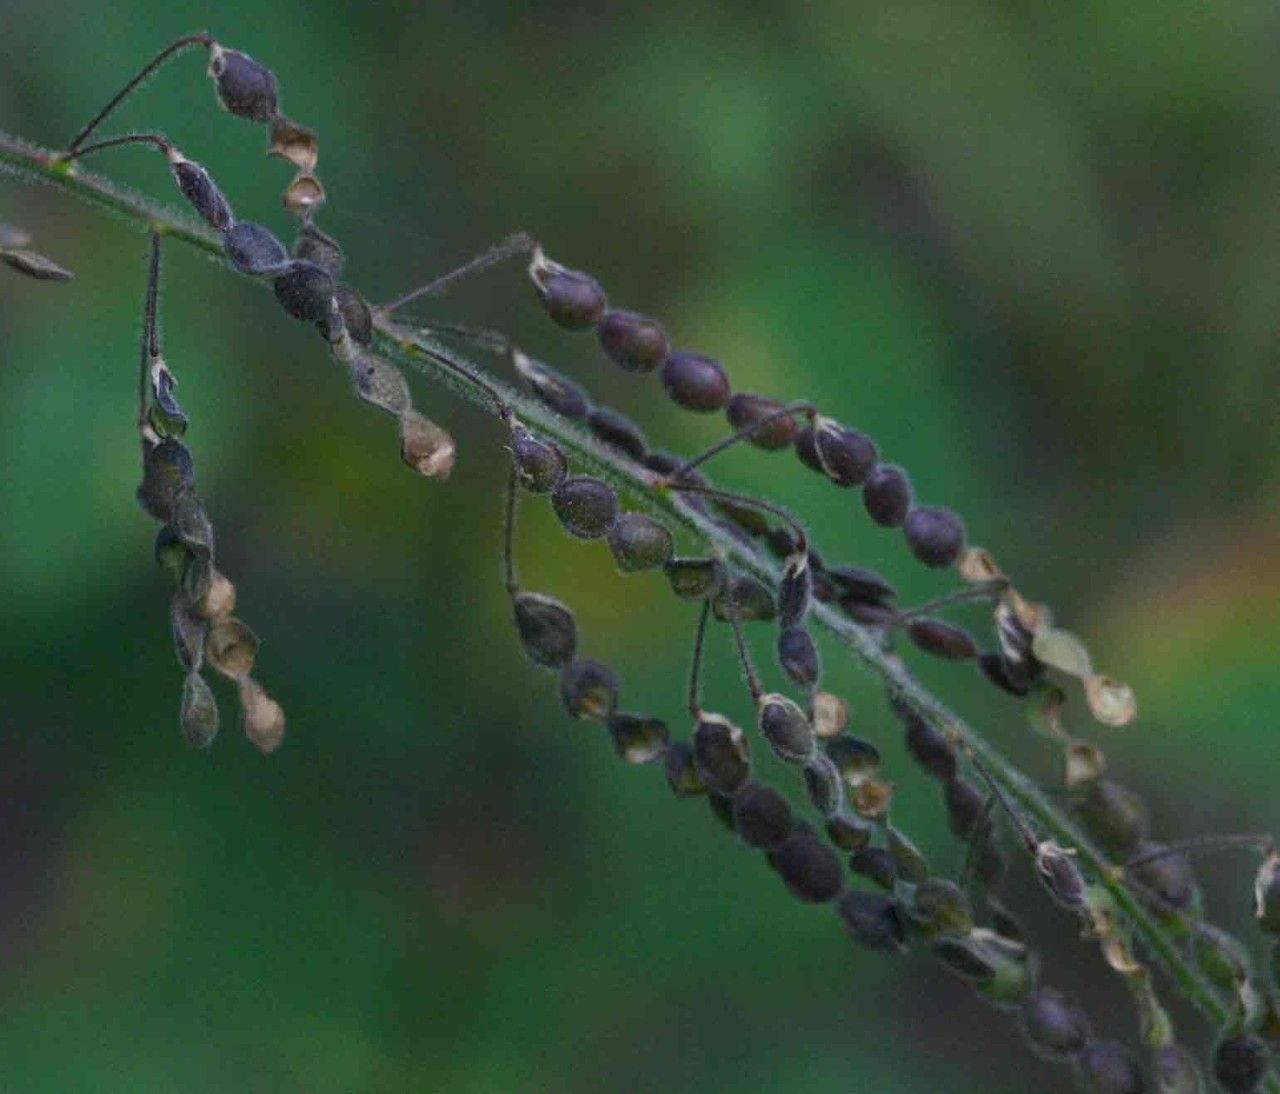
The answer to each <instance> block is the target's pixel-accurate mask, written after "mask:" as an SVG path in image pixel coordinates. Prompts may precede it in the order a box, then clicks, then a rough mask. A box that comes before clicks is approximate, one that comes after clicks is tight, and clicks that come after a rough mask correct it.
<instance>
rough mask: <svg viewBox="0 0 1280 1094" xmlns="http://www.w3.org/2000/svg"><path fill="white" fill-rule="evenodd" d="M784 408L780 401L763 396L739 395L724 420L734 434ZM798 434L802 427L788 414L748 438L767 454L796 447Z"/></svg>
mask: <svg viewBox="0 0 1280 1094" xmlns="http://www.w3.org/2000/svg"><path fill="white" fill-rule="evenodd" d="M782 406H783V404H782V403H780V402H778V400H777V399H766V398H765V397H764V396H763V395H748V394H746V393H745V392H740V393H739V394H737V395H734V396H733V397H732V398H731V399H730V400H729V403H728V405H727V406H726V407H725V417H726V418H728V420H729V424H730V425H731V426H733V428H734V429H735V430H738V431H739V432H741V431H742V430H744V429H748V428H749V427H751V426H753V425H755V424H756V422H759V421H762V420H763V419H765V418H767V417H769V415H771V414H777V413H778V411H780V410H781V409H782ZM799 432H800V426H799V425H798V424H797V423H796V419H795V417H794V416H793V415H790V414H787V415H783V416H782V417H779V418H774V419H773V421H771V422H770V423H769V424H768V425H766V426H761V427H760V428H759V429H756V430H754V431H752V432H751V433H750V434H749V435H748V436H747V441H748V443H750V444H753V445H755V446H756V447H757V448H762V449H764V450H765V451H766V452H776V451H778V450H779V449H782V448H787V447H789V446H790V445H791V444H793V443H794V442H795V439H796V436H797V435H798V434H799Z"/></svg>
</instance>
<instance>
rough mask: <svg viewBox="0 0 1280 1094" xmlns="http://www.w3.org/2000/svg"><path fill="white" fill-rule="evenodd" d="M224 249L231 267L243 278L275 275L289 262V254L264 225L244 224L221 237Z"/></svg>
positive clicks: (233, 226)
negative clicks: (247, 275) (246, 275)
mask: <svg viewBox="0 0 1280 1094" xmlns="http://www.w3.org/2000/svg"><path fill="white" fill-rule="evenodd" d="M222 246H223V247H224V248H225V250H226V252H227V258H228V259H230V261H231V265H233V266H234V267H235V268H236V269H237V270H239V271H240V272H241V273H243V274H249V275H250V276H253V277H259V276H261V275H263V274H270V273H274V272H275V271H277V270H279V269H280V267H281V266H283V265H284V264H285V263H286V262H288V261H289V252H288V251H286V250H285V249H284V244H283V243H281V242H280V241H279V240H278V239H276V237H275V236H274V235H272V234H271V232H270V231H269V230H268V229H267V228H264V227H263V226H262V225H261V224H254V223H253V222H252V221H249V220H241V221H239V222H237V223H235V224H233V225H231V227H229V228H227V229H225V230H224V231H223V233H222Z"/></svg>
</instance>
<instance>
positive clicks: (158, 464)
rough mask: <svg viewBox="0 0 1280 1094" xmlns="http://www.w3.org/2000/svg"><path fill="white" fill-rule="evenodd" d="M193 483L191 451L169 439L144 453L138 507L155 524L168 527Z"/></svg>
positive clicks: (152, 446)
mask: <svg viewBox="0 0 1280 1094" xmlns="http://www.w3.org/2000/svg"><path fill="white" fill-rule="evenodd" d="M194 482H195V469H194V466H193V465H192V462H191V452H190V450H189V449H187V448H186V446H185V445H183V444H181V443H179V442H178V441H175V440H173V439H172V438H166V439H165V440H163V441H161V442H160V443H159V444H154V445H151V446H150V447H149V448H147V449H145V450H144V452H143V456H142V482H141V484H139V486H138V492H137V497H138V504H139V505H141V506H142V508H143V509H145V510H146V511H147V513H148V514H149V515H150V516H151V517H153V518H154V519H155V520H158V521H160V522H161V523H162V524H168V523H169V522H170V521H171V520H172V519H173V511H174V506H175V505H176V504H177V501H178V498H179V497H180V496H181V495H182V494H184V493H187V492H188V491H190V489H191V486H192V484H193V483H194Z"/></svg>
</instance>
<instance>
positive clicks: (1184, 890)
mask: <svg viewBox="0 0 1280 1094" xmlns="http://www.w3.org/2000/svg"><path fill="white" fill-rule="evenodd" d="M1162 850H1164V845H1163V844H1160V843H1154V842H1151V841H1149V840H1143V841H1142V842H1141V843H1139V844H1138V846H1137V847H1135V848H1134V853H1133V857H1134V858H1140V857H1142V856H1144V855H1149V854H1152V853H1153V852H1157V851H1162ZM1127 873H1128V874H1129V876H1130V877H1131V878H1133V880H1134V881H1136V882H1138V883H1139V884H1140V885H1143V886H1145V887H1146V888H1147V889H1150V890H1151V891H1152V892H1153V893H1155V895H1156V896H1157V897H1158V898H1159V900H1160V902H1161V903H1159V904H1156V906H1155V908H1154V909H1153V910H1154V911H1156V912H1157V914H1159V913H1160V912H1161V911H1165V912H1167V911H1168V908H1169V907H1172V908H1174V909H1176V910H1177V911H1186V909H1188V908H1190V907H1191V905H1192V904H1193V903H1194V902H1195V899H1196V891H1197V890H1196V879H1195V875H1194V874H1192V872H1191V863H1190V862H1189V861H1188V859H1187V856H1186V855H1165V856H1164V857H1162V858H1157V859H1153V860H1152V861H1151V862H1145V863H1143V864H1142V865H1141V866H1134V867H1131V868H1130V869H1129V870H1128V871H1127ZM1162 905H1163V907H1162Z"/></svg>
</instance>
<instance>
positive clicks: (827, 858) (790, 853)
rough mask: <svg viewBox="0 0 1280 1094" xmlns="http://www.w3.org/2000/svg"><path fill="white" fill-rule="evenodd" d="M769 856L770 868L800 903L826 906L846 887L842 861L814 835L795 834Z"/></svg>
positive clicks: (808, 833)
mask: <svg viewBox="0 0 1280 1094" xmlns="http://www.w3.org/2000/svg"><path fill="white" fill-rule="evenodd" d="M768 854H769V865H771V866H772V867H773V868H774V869H775V870H776V871H777V872H778V876H779V877H780V878H782V882H783V884H784V885H786V887H787V890H788V891H789V892H790V893H791V895H792V896H794V897H795V898H796V899H797V900H802V901H804V902H805V903H806V904H825V903H827V902H828V901H831V900H835V899H836V897H838V896H839V895H840V890H841V889H843V888H844V873H843V871H842V870H841V869H840V860H839V858H837V857H836V853H835V852H834V851H833V850H831V848H830V847H828V846H827V845H826V844H825V843H823V842H822V840H821V839H819V838H818V837H817V836H815V835H814V834H813V833H812V832H805V831H802V830H798V831H794V832H792V834H791V835H790V836H788V837H787V838H786V839H785V840H783V841H782V842H781V843H779V844H777V845H776V846H774V847H773V848H771V849H770V850H769V852H768Z"/></svg>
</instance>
